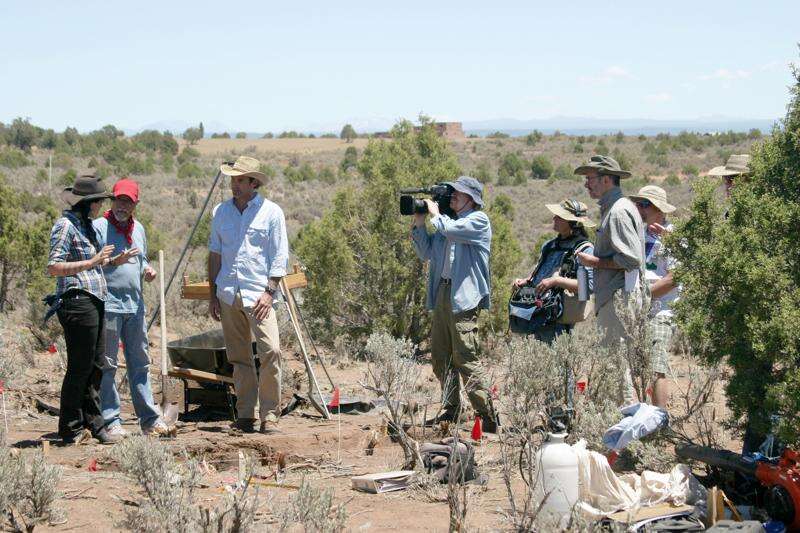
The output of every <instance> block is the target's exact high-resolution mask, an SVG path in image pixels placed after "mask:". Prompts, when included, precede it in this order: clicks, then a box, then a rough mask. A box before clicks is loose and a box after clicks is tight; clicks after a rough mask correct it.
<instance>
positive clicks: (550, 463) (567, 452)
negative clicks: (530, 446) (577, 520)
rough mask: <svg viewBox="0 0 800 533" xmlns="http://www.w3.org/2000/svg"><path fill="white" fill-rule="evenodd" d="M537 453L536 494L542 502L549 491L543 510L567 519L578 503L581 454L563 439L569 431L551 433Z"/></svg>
mask: <svg viewBox="0 0 800 533" xmlns="http://www.w3.org/2000/svg"><path fill="white" fill-rule="evenodd" d="M547 437H548V438H547V441H546V442H545V443H544V444H543V445H542V447H541V448H540V449H539V451H538V452H536V466H537V472H536V494H537V497H538V500H539V501H541V500H542V498H544V496H545V495H546V494H549V496H548V497H547V501H545V503H544V506H543V507H542V512H545V513H549V514H552V515H555V516H557V517H561V518H565V517H567V516H569V514H570V513H571V512H572V508H573V507H574V506H575V504H576V503H578V494H579V492H578V483H579V481H578V456H577V455H576V454H575V451H574V450H573V449H572V446H570V445H569V444H567V443H566V442H564V441H565V440H566V438H567V434H566V433H549V434H548V435H547Z"/></svg>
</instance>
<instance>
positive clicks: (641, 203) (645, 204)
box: [636, 200, 653, 209]
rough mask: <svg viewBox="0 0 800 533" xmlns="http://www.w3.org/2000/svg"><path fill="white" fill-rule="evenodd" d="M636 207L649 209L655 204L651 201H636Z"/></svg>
mask: <svg viewBox="0 0 800 533" xmlns="http://www.w3.org/2000/svg"><path fill="white" fill-rule="evenodd" d="M636 205H637V206H638V207H641V208H642V209H647V208H648V207H650V206H651V205H653V202H651V201H650V200H636Z"/></svg>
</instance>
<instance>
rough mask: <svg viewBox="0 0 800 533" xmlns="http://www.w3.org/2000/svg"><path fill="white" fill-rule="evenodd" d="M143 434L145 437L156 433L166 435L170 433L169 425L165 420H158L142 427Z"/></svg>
mask: <svg viewBox="0 0 800 533" xmlns="http://www.w3.org/2000/svg"><path fill="white" fill-rule="evenodd" d="M142 434H143V435H144V436H145V437H150V436H152V435H155V436H156V437H164V436H167V435H169V427H168V426H167V424H165V423H164V421H163V420H157V421H156V423H155V424H153V425H150V426H147V427H146V428H144V429H142Z"/></svg>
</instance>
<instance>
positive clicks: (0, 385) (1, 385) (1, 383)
mask: <svg viewBox="0 0 800 533" xmlns="http://www.w3.org/2000/svg"><path fill="white" fill-rule="evenodd" d="M3 392H4V390H3V380H2V379H0V394H3Z"/></svg>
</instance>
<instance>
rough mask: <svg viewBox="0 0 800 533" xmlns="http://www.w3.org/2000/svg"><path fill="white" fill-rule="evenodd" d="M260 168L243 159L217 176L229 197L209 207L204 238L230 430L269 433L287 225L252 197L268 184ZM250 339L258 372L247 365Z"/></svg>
mask: <svg viewBox="0 0 800 533" xmlns="http://www.w3.org/2000/svg"><path fill="white" fill-rule="evenodd" d="M260 166H261V165H260V163H259V161H258V160H257V159H254V158H252V157H246V156H241V157H239V158H238V159H236V162H235V163H233V164H228V163H226V164H223V165H222V166H220V171H221V172H222V173H223V174H225V175H226V176H230V179H231V193H232V195H233V197H232V198H231V199H230V200H227V201H225V202H223V203H221V204H219V205H217V206H216V207H215V208H214V218H213V220H212V222H211V235H210V237H209V244H208V249H209V255H208V279H209V283H210V284H211V300H210V302H209V313H210V314H211V317H212V318H214V319H215V320H221V321H222V331H223V334H224V336H225V346H226V350H227V354H228V361H229V362H230V363H231V364H232V365H233V383H234V388H235V390H236V409H237V419H236V421H235V422H234V423H233V425H232V427H233V428H234V429H238V430H241V431H244V432H253V431H255V426H254V425H255V422H256V418H255V408H256V402H258V404H259V420H260V425H259V431H261V432H262V433H263V432H267V431H269V430H271V429H275V428H276V426H277V424H278V419H279V417H280V413H281V406H280V403H281V351H280V343H279V338H278V320H277V318H276V317H275V311H274V310H273V309H272V305H273V302H274V301H275V299H276V297H277V296H278V284H279V283H280V279H281V278H282V277H283V276H285V275H286V266H287V263H288V258H289V246H288V240H287V237H286V220H285V218H284V216H283V211H282V210H281V208H280V207H278V205H277V204H275V203H273V202H271V201H269V200H267V199H265V198H264V197H263V196H261V195H259V194H258V188H259V187H261V186H262V185H265V184H266V181H267V177H266V176H265V175H264V173H262V172H261V171H260V170H259V168H260ZM253 337H255V340H256V346H257V351H258V358H259V360H260V362H261V366H260V367H259V372H258V374H256V369H255V365H254V361H253V352H252V344H251V339H252V338H253Z"/></svg>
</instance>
